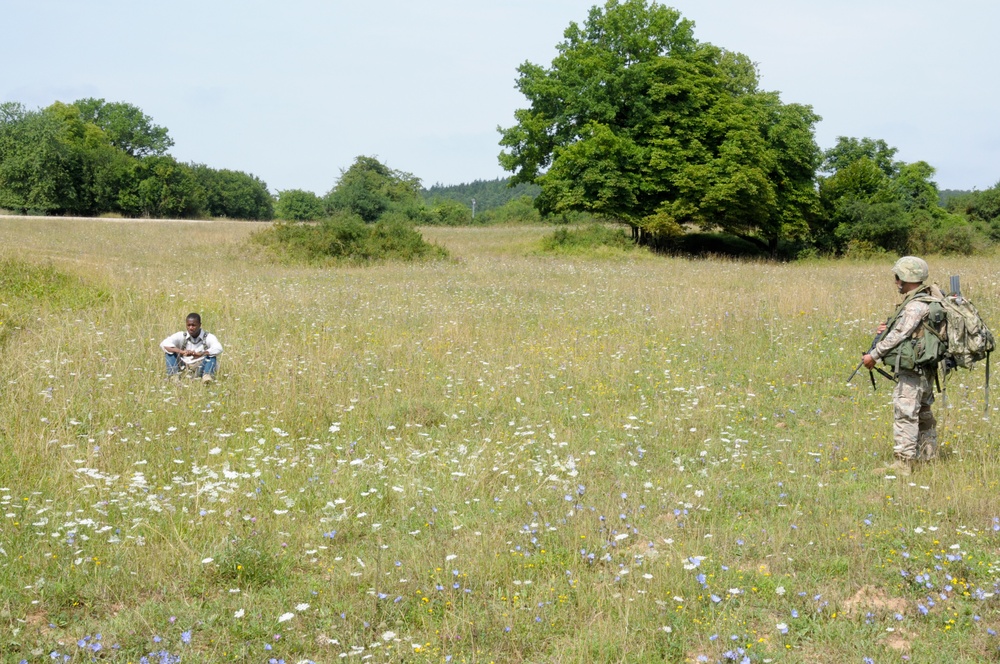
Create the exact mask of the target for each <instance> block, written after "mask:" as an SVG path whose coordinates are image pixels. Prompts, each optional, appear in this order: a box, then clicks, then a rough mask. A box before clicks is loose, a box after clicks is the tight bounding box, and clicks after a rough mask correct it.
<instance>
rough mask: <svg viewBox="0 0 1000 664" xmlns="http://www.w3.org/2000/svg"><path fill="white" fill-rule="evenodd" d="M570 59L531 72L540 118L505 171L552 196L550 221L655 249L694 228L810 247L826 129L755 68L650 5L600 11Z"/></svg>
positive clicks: (568, 51) (569, 51) (613, 5)
mask: <svg viewBox="0 0 1000 664" xmlns="http://www.w3.org/2000/svg"><path fill="white" fill-rule="evenodd" d="M557 49H558V55H557V56H556V57H555V59H554V60H553V61H552V65H551V67H549V68H544V67H541V66H539V65H535V64H531V63H524V64H523V65H521V67H520V68H519V69H518V71H519V78H518V81H517V87H518V89H519V90H520V91H521V92H522V93H523V94H524V95H525V97H526V98H527V100H528V102H529V108H527V109H521V110H518V111H517V112H516V113H515V119H516V121H517V123H516V124H515V125H514V126H512V127H509V128H506V129H502V128H501V129H500V132H501V141H500V143H501V145H502V146H503V147H504V148H506V149H505V151H503V152H502V153H501V154H500V163H501V165H502V166H503V167H504V168H505V169H507V170H509V171H512V172H513V173H514V175H513V178H512V181H513V182H515V183H516V182H534V183H536V184H538V185H540V186H541V193H540V195H539V197H538V199H537V205H538V206H539V208H540V210H541V211H542V212H543V213H551V212H565V211H583V212H590V213H593V214H597V215H601V216H604V217H606V218H610V219H615V220H619V221H623V222H625V223H627V224H629V225H630V226H632V228H633V229H634V234H635V235H636V236H637V237H639V238H640V239H647V240H649V241H652V242H658V241H660V240H662V239H663V238H668V237H670V236H672V235H676V234H678V233H680V232H681V229H682V227H683V226H686V225H694V226H698V227H704V228H711V229H721V230H725V231H728V232H733V233H739V234H751V235H755V236H757V237H759V238H761V239H763V240H764V241H766V242H767V244H768V245H770V246H772V247H774V246H775V245H776V243H777V241H778V240H779V239H781V238H804V237H807V236H808V235H809V232H810V220H811V219H812V217H814V216H815V214H816V213H817V212H818V205H817V202H818V201H817V197H816V192H815V172H816V168H817V167H818V165H819V157H820V153H819V149H818V147H817V146H816V143H815V140H814V138H813V126H814V124H815V123H816V122H817V121H818V119H819V117H818V116H817V115H816V114H815V113H813V111H812V109H811V108H810V107H808V106H802V105H798V104H783V103H782V102H781V101H780V99H779V97H778V95H777V94H776V93H772V92H764V91H761V90H759V88H758V80H757V72H756V69H755V67H754V65H753V64H752V63H751V61H750V60H749V59H748V58H747V57H746V56H744V55H742V54H739V53H733V52H730V51H726V50H724V49H721V48H718V47H715V46H713V45H711V44H707V43H701V42H698V41H697V40H696V39H695V37H694V33H693V24H692V23H691V22H690V21H688V20H686V19H683V18H682V17H681V15H680V13H679V12H677V11H676V10H674V9H671V8H668V7H665V6H662V5H659V4H657V3H655V2H652V3H648V2H646V0H623V1H621V2H620V1H619V0H609V2H607V4H605V5H604V7H594V8H593V9H591V11H590V14H589V16H588V18H587V21H586V22H585V23H584V25H582V26H580V25H577V24H576V23H571V24H570V26H569V27H568V28H567V29H566V31H565V33H564V41H563V42H561V43H560V44H559V45H558V46H557Z"/></svg>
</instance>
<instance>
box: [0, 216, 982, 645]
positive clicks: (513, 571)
mask: <svg viewBox="0 0 1000 664" xmlns="http://www.w3.org/2000/svg"><path fill="white" fill-rule="evenodd" d="M253 230H255V228H254V227H253V226H252V225H250V224H239V223H205V224H170V223H157V222H138V223H127V222H117V223H115V222H111V223H109V222H99V221H94V222H78V221H74V222H69V221H40V220H27V219H26V220H4V221H0V247H3V248H4V249H3V250H2V252H3V255H0V265H4V264H8V265H13V264H14V263H13V262H11V261H10V259H13V258H14V257H16V258H17V259H18V263H17V264H18V265H24V264H27V265H29V266H32V267H31V268H30V269H41V270H52V271H53V272H54V273H57V274H59V275H62V277H61V278H64V279H65V281H60V283H61V284H63V286H60V288H59V289H58V291H59V292H60V293H62V294H61V295H58V296H51V295H49V294H46V293H44V292H43V293H41V294H40V295H38V296H37V297H33V298H31V299H30V300H26V299H25V298H18V299H17V303H16V306H17V307H18V311H19V312H20V313H19V318H18V320H19V322H18V324H17V326H16V327H17V329H16V330H14V331H13V332H11V333H9V334H8V336H7V338H6V340H5V342H4V348H3V352H4V362H3V363H2V364H0V385H2V386H3V387H2V389H3V397H4V398H3V399H2V400H0V454H2V455H3V459H4V463H2V464H0V507H2V509H0V634H4V635H6V636H5V637H4V638H3V639H0V661H4V662H7V661H10V662H20V661H22V660H26V661H28V662H41V661H51V660H52V659H56V660H62V659H63V658H64V656H68V658H69V659H68V661H74V662H84V661H92V660H96V659H101V660H107V661H115V662H137V661H141V660H140V658H141V657H143V656H147V657H148V658H149V660H150V661H177V660H176V659H175V658H180V661H185V662H234V661H235V662H262V661H280V660H283V661H286V662H299V661H310V660H311V661H315V662H332V661H339V660H340V658H341V657H344V658H347V659H348V660H349V661H350V660H351V659H358V658H366V657H367V658H368V659H366V660H364V661H376V662H400V661H406V662H409V661H414V662H425V661H426V662H444V661H448V662H555V661H558V662H605V661H626V662H659V661H671V662H701V661H707V662H717V661H723V662H730V661H736V662H739V661H751V662H765V661H773V662H862V661H868V660H866V659H865V658H870V660H872V661H875V662H879V663H881V662H899V661H903V659H902V658H903V657H904V656H906V657H909V658H910V659H909V661H918V662H981V661H989V660H990V658H995V657H996V655H997V652H998V646H1000V637H998V636H996V633H997V631H1000V615H998V613H997V598H996V596H995V593H996V592H997V591H998V588H1000V535H998V532H997V531H998V530H1000V520H998V519H1000V508H998V506H997V501H996V498H995V496H996V493H997V490H998V481H997V477H998V471H1000V455H998V452H997V445H996V440H995V436H994V433H993V431H994V429H993V423H992V422H991V421H990V420H987V419H984V417H983V392H982V389H981V388H982V380H983V371H982V370H981V369H980V370H979V371H977V372H975V373H968V372H963V373H961V374H959V375H957V376H955V377H954V378H953V379H952V380H951V381H950V383H949V389H948V403H949V406H950V407H949V408H944V407H943V404H941V403H940V402H939V404H938V405H937V413H938V417H939V421H940V425H941V439H942V441H943V450H944V458H943V459H942V460H941V461H939V462H937V463H934V464H933V465H929V466H926V467H922V468H921V469H920V470H919V471H918V472H917V473H916V474H914V475H913V476H911V477H909V478H898V477H893V476H889V475H887V474H886V473H885V472H883V471H881V470H880V469H882V468H883V467H884V466H886V465H887V464H888V463H889V461H890V460H891V459H890V455H891V441H890V436H891V408H890V405H889V400H890V389H889V388H890V386H889V385H888V384H886V383H885V382H884V381H883V382H882V383H880V384H879V390H878V392H876V393H872V390H871V388H870V386H869V385H868V384H867V376H860V375H859V376H858V377H857V378H856V379H855V381H854V384H853V385H850V386H848V385H846V384H845V380H846V378H847V376H848V374H849V373H850V371H851V369H852V368H853V366H854V365H855V364H856V362H857V360H858V359H859V353H860V351H861V350H863V349H864V348H867V347H868V344H869V342H870V335H871V333H872V331H873V328H874V327H875V326H876V325H877V323H878V322H879V321H880V320H883V319H884V318H885V316H886V315H887V314H888V313H890V311H891V308H892V306H893V303H894V301H895V298H896V296H895V292H894V288H893V283H892V275H891V273H890V271H889V268H890V266H891V261H879V262H870V263H849V262H839V263H832V262H831V263H827V262H810V263H802V264H796V265H776V264H766V263H736V262H722V261H692V260H683V259H666V258H659V257H653V256H650V255H649V254H647V253H645V252H629V253H628V254H625V255H622V254H616V255H614V256H612V257H610V258H594V257H587V256H572V255H570V256H559V257H551V256H543V255H540V253H539V250H538V249H539V246H540V240H541V238H542V237H543V236H544V235H546V234H549V233H551V229H550V228H548V229H546V228H541V227H539V228H530V227H516V228H510V227H500V228H478V229H473V228H457V229H447V228H433V229H427V230H425V235H426V236H427V238H428V239H429V240H432V241H434V242H436V243H438V244H440V245H442V246H444V247H446V248H447V249H448V251H449V252H450V253H451V255H452V256H453V257H454V258H455V260H452V261H445V262H435V263H423V264H408V265H402V264H388V265H381V266H378V267H373V268H359V267H344V268H336V269H318V268H307V267H290V266H280V265H274V264H271V263H267V262H264V260H263V258H262V257H261V256H260V255H259V254H257V253H255V252H254V250H253V249H252V248H250V246H249V243H247V237H248V235H249V234H250V233H251V232H252V231H253ZM3 261H8V262H7V263H4V262H3ZM930 263H931V269H932V275H933V276H934V277H935V278H937V279H938V280H939V281H945V280H946V277H947V275H948V274H951V273H960V274H961V275H962V277H963V289H964V290H965V291H966V293H967V295H968V296H970V297H971V298H972V299H973V300H974V301H975V302H976V303H977V305H979V308H980V310H981V311H982V312H983V313H984V315H986V316H987V317H988V318H989V319H991V320H994V321H996V320H998V318H997V312H1000V297H998V295H997V282H998V281H1000V268H998V267H997V265H996V263H995V261H991V260H987V259H951V258H949V259H934V258H931V259H930ZM67 288H68V289H69V290H70V292H73V293H76V292H79V293H84V292H86V293H87V296H86V297H83V296H81V297H67V296H66V295H65V290H66V289H67ZM56 297H57V299H53V298H56ZM0 298H2V299H0V316H5V315H6V314H5V313H4V312H6V311H8V310H10V309H13V307H14V298H13V297H12V296H8V295H7V294H6V291H4V290H2V289H0ZM189 311H200V312H201V314H202V316H203V321H204V326H205V328H206V329H208V330H209V331H211V332H213V333H215V334H216V335H217V336H218V337H219V338H220V340H221V341H222V343H223V345H224V346H225V353H224V354H223V356H222V358H221V375H220V379H219V380H218V381H217V382H216V383H215V384H214V385H212V386H210V387H207V388H206V387H203V386H202V385H201V384H189V383H184V384H182V385H180V386H177V385H173V384H170V383H168V382H167V381H166V380H165V377H164V375H163V374H164V370H163V356H162V353H161V352H160V350H159V349H158V347H157V344H158V342H159V341H160V340H161V339H162V338H163V337H165V336H167V335H168V334H169V333H171V332H174V331H176V330H178V329H181V326H182V323H183V317H184V315H185V314H187V313H188V312H189ZM4 322H5V323H6V319H5V320H4ZM994 402H996V399H994ZM995 411H996V408H995V407H994V408H993V409H992V412H995ZM992 412H991V413H990V414H991V415H992ZM992 417H993V418H996V415H992ZM151 653H152V654H153V656H150V654H151ZM744 658H746V660H744Z"/></svg>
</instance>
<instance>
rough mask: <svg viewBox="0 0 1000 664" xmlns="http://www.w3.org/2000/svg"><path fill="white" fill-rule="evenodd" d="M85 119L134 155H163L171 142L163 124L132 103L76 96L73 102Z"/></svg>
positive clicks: (172, 143) (117, 146)
mask: <svg viewBox="0 0 1000 664" xmlns="http://www.w3.org/2000/svg"><path fill="white" fill-rule="evenodd" d="M73 106H75V107H76V108H77V109H79V111H80V115H81V117H82V119H83V120H84V122H89V123H91V124H93V125H95V126H97V127H100V128H101V129H102V130H103V131H104V132H105V134H106V135H107V137H108V140H110V141H111V144H112V145H114V146H115V147H116V148H118V149H120V150H122V151H124V152H125V153H126V154H128V155H130V156H133V157H146V156H150V155H164V154H166V152H167V150H169V149H170V148H171V147H173V145H174V140H173V139H172V138H170V136H169V135H168V134H167V128H166V127H160V126H159V125H156V124H153V119H152V118H151V117H149V116H148V115H146V114H145V113H143V112H142V110H141V109H140V108H139V107H137V106H134V105H132V104H128V103H126V102H122V101H115V102H106V101H104V100H103V99H94V98H92V97H90V98H87V99H78V100H77V101H75V102H73Z"/></svg>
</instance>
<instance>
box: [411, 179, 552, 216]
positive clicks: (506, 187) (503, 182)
mask: <svg viewBox="0 0 1000 664" xmlns="http://www.w3.org/2000/svg"><path fill="white" fill-rule="evenodd" d="M541 190H542V188H541V187H539V186H538V185H536V184H527V183H521V184H518V185H516V186H514V187H511V186H510V178H497V179H496V180H473V181H472V182H470V183H468V184H453V185H443V184H440V183H438V184H435V185H434V186H432V187H431V188H429V189H424V190H423V191H422V192H421V194H422V195H423V197H424V201H425V202H427V203H428V204H429V205H433V204H434V203H439V202H441V201H446V200H447V201H455V202H456V203H461V204H462V205H464V206H466V207H468V208H470V209H471V208H472V201H473V200H475V201H476V213H477V214H478V213H479V212H486V211H487V210H493V209H496V208H499V207H502V206H503V205H505V204H507V203H509V202H510V201H512V200H514V199H515V198H520V197H522V196H530V197H531V198H535V197H536V196H538V194H539V192H541Z"/></svg>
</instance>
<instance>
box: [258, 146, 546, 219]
mask: <svg viewBox="0 0 1000 664" xmlns="http://www.w3.org/2000/svg"><path fill="white" fill-rule="evenodd" d="M508 182H509V180H506V179H501V180H495V181H492V182H489V181H477V182H473V183H471V184H463V185H456V186H454V187H444V186H442V185H435V186H434V187H431V189H429V190H425V189H424V188H423V187H422V186H421V184H420V179H419V178H418V177H416V176H415V175H413V174H412V173H407V172H405V171H399V170H395V169H392V168H390V167H389V166H387V165H385V164H383V163H382V162H380V161H379V160H378V159H376V158H374V157H366V156H360V157H357V158H356V159H355V161H354V163H353V164H352V165H351V166H350V167H349V168H347V169H346V170H343V171H341V174H340V178H339V179H338V180H337V182H336V184H335V185H334V186H333V188H332V189H330V191H329V192H327V193H326V194H325V195H323V196H319V195H317V194H315V193H313V192H311V191H304V190H302V189H290V190H287V191H279V192H278V197H277V201H276V202H275V217H276V218H277V219H281V220H284V221H317V220H320V219H325V218H330V217H336V216H338V215H341V214H344V213H349V214H353V215H356V216H357V217H359V218H360V219H361V220H362V221H364V222H366V223H372V222H376V221H379V220H382V219H385V218H389V219H394V220H405V221H407V222H410V223H413V224H418V225H431V226H433V225H437V226H465V225H471V224H483V225H485V224H499V223H537V222H540V221H542V217H541V215H540V213H539V212H538V210H537V209H536V208H535V206H534V203H533V201H534V198H533V196H531V192H533V191H537V189H538V188H537V187H535V186H533V185H522V186H519V187H509V186H508ZM432 192H433V193H432ZM479 192H482V195H483V197H484V200H486V201H487V203H486V208H485V209H483V208H481V207H480V204H479V198H478V197H477V198H476V211H475V215H473V210H472V202H471V201H472V199H471V198H469V199H468V201H463V200H462V198H463V196H465V195H466V194H471V193H475V194H476V196H478V195H479ZM505 192H506V193H505Z"/></svg>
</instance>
